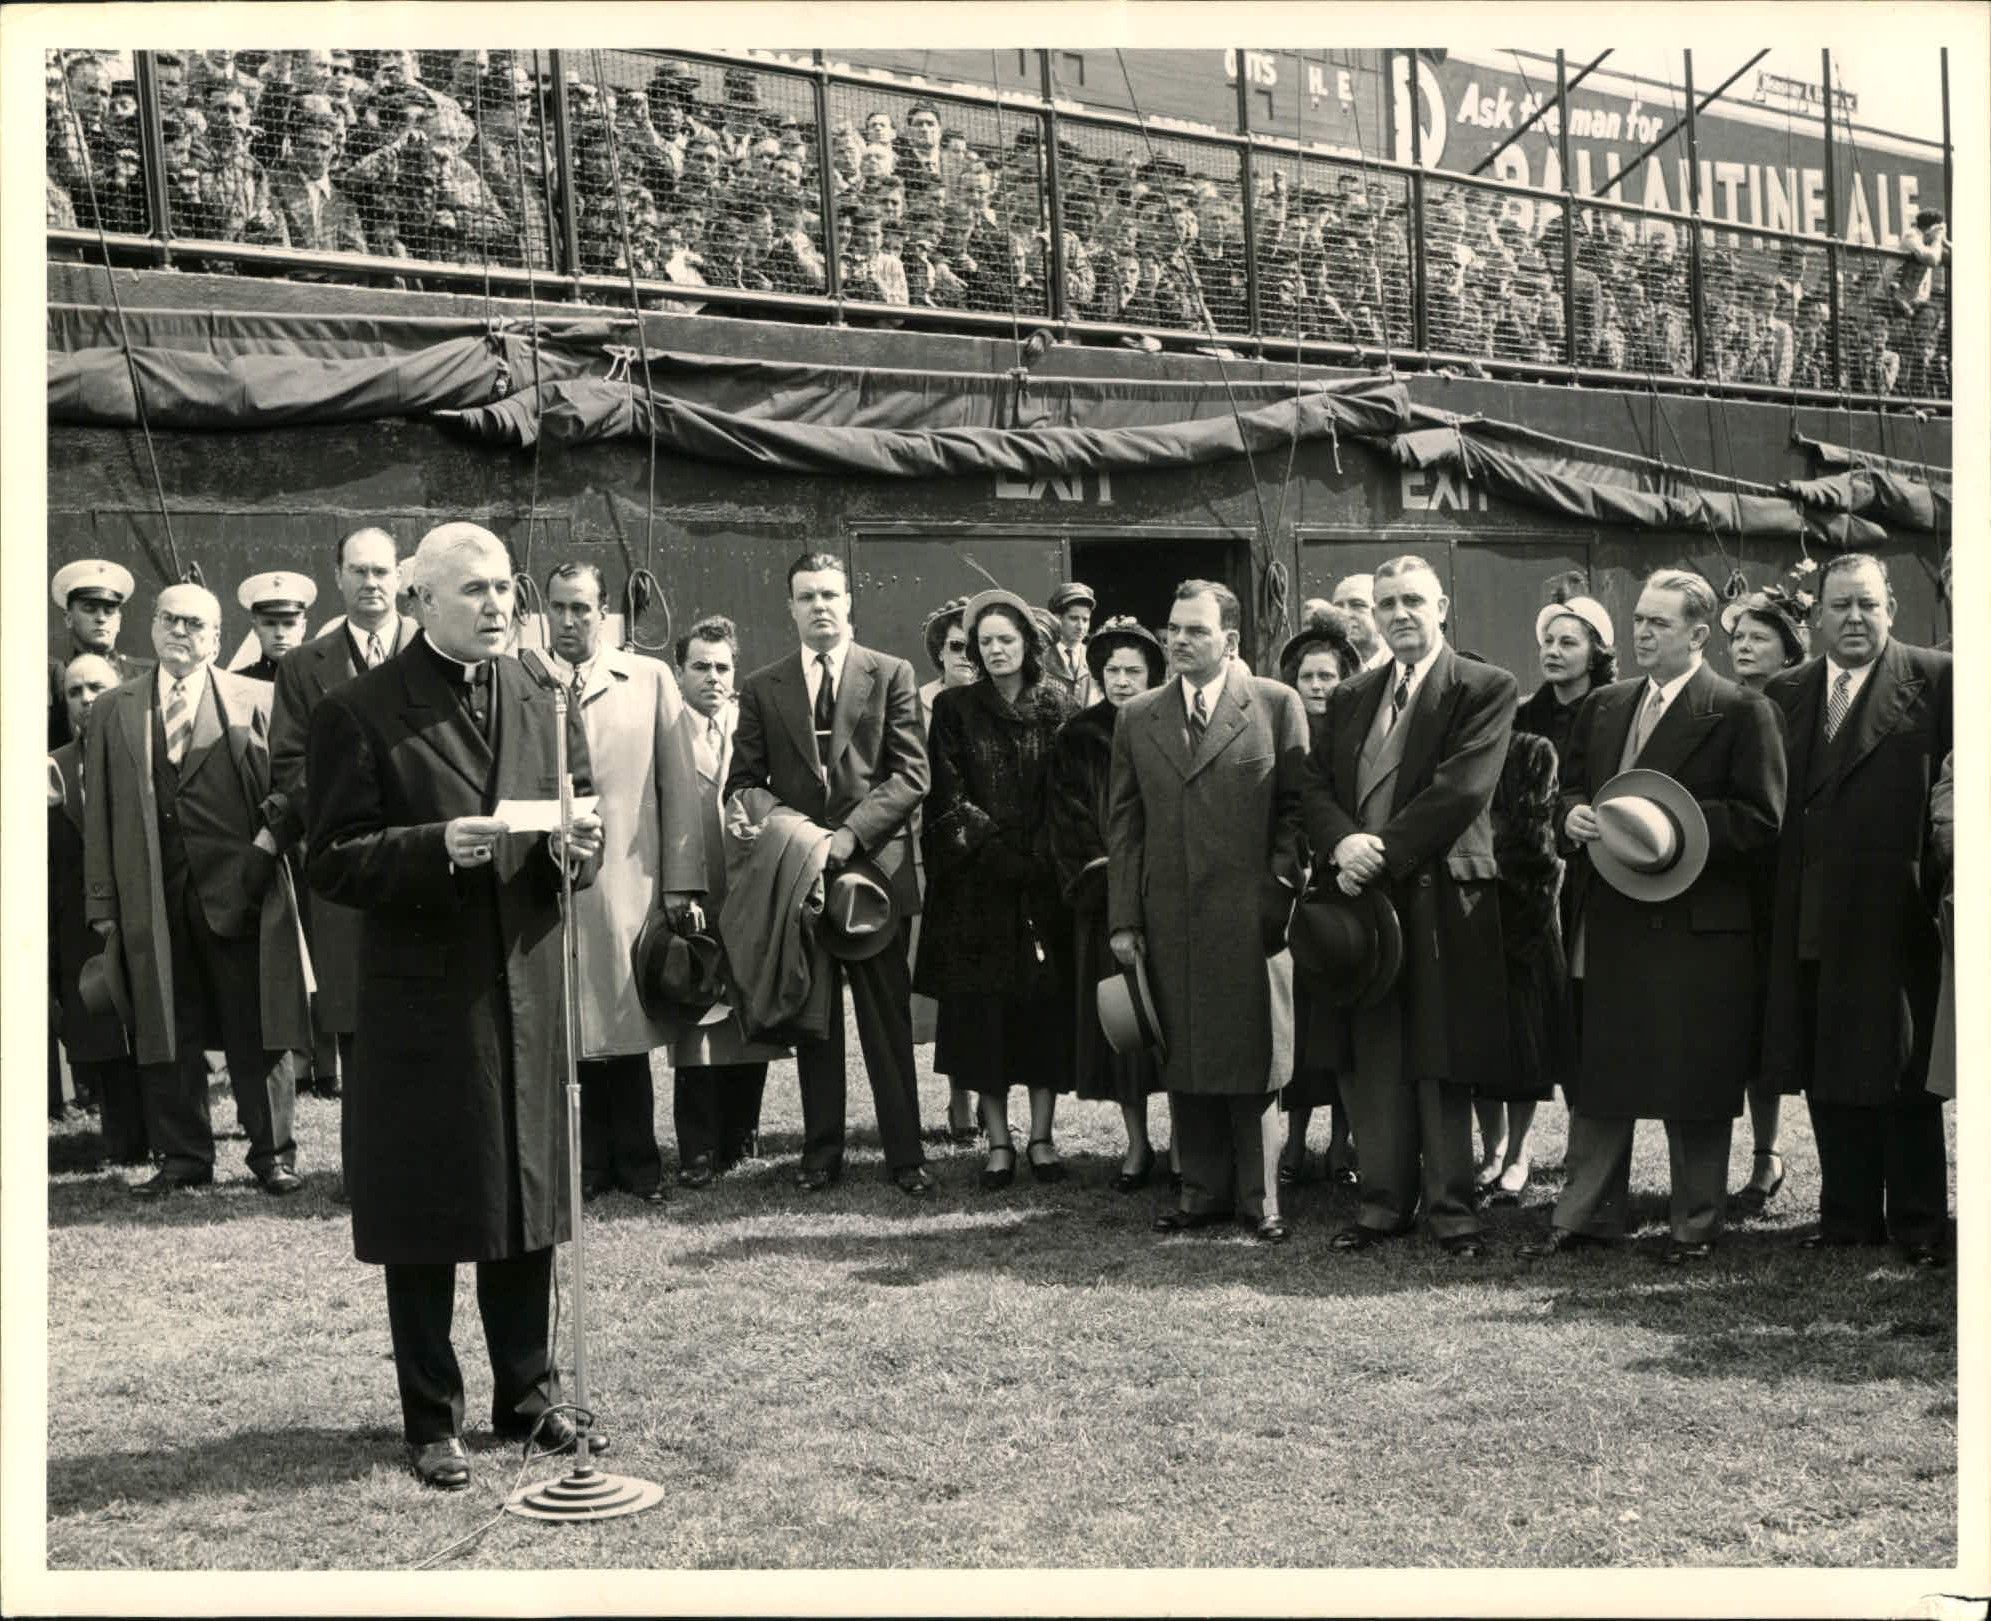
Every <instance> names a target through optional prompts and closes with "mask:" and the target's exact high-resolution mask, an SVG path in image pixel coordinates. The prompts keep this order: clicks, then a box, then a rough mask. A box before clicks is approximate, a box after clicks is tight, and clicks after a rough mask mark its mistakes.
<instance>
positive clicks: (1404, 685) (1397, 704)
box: [1383, 664, 1412, 737]
mask: <svg viewBox="0 0 1991 1621" xmlns="http://www.w3.org/2000/svg"><path fill="white" fill-rule="evenodd" d="M1397 668H1398V669H1400V670H1402V671H1403V675H1402V676H1401V677H1400V678H1399V679H1398V681H1397V684H1396V691H1395V692H1393V693H1391V694H1390V720H1389V724H1388V725H1387V726H1385V727H1384V728H1383V736H1385V737H1388V736H1389V734H1390V733H1391V732H1393V731H1395V730H1396V725H1397V722H1398V721H1400V720H1402V719H1403V712H1404V710H1406V709H1408V708H1409V707H1410V672H1411V669H1412V666H1411V665H1408V664H1400V665H1398V666H1397Z"/></svg>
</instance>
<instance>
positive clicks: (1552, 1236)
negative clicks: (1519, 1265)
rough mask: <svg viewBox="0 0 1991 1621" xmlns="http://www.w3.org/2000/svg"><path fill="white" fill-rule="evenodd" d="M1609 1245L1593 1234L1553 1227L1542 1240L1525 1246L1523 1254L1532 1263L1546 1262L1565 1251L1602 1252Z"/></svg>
mask: <svg viewBox="0 0 1991 1621" xmlns="http://www.w3.org/2000/svg"><path fill="white" fill-rule="evenodd" d="M1609 1247H1610V1246H1609V1244H1608V1243H1607V1242H1606V1241H1605V1240H1603V1239H1601V1238H1598V1237H1597V1236H1596V1235H1595V1234H1593V1233H1579V1232H1573V1231H1571V1230H1570V1229H1569V1228H1567V1227H1551V1228H1550V1229H1549V1230H1548V1232H1547V1233H1546V1234H1545V1235H1544V1236H1543V1237H1541V1238H1538V1239H1536V1240H1535V1242H1534V1243H1532V1244H1523V1245H1522V1246H1521V1253H1522V1254H1523V1255H1524V1256H1526V1257H1527V1258H1528V1259H1529V1260H1531V1261H1545V1260H1547V1259H1548V1258H1549V1257H1550V1256H1551V1255H1560V1254H1562V1252H1563V1251H1564V1250H1601V1249H1608V1248H1609Z"/></svg>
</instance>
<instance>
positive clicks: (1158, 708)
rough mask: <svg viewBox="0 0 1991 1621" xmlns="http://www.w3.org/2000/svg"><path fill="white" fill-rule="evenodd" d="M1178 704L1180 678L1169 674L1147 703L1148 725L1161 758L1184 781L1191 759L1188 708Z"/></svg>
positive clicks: (1180, 695) (1180, 688)
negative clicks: (1158, 690) (1165, 682)
mask: <svg viewBox="0 0 1991 1621" xmlns="http://www.w3.org/2000/svg"><path fill="white" fill-rule="evenodd" d="M1182 704H1183V698H1182V680H1181V678H1180V677H1179V676H1171V677H1170V678H1169V682H1168V685H1167V686H1165V687H1164V688H1162V690H1161V695H1160V696H1159V697H1158V698H1156V700H1155V701H1154V702H1153V703H1152V704H1150V705H1149V706H1148V727H1149V730H1150V731H1151V732H1152V733H1153V736H1154V740H1155V747H1157V748H1158V749H1160V750H1161V757H1162V758H1163V759H1164V760H1166V761H1167V762H1168V763H1169V764H1170V765H1172V766H1173V767H1175V774H1176V775H1177V776H1179V777H1182V778H1184V779H1185V780H1186V779H1187V778H1188V776H1189V768H1190V766H1191V764H1192V763H1193V762H1192V761H1191V760H1190V758H1189V722H1188V718H1187V717H1188V711H1187V710H1185V709H1184V708H1183V707H1182Z"/></svg>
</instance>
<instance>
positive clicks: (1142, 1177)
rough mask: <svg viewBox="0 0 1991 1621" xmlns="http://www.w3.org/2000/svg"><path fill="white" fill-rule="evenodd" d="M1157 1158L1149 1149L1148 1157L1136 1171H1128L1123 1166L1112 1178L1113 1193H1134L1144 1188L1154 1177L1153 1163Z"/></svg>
mask: <svg viewBox="0 0 1991 1621" xmlns="http://www.w3.org/2000/svg"><path fill="white" fill-rule="evenodd" d="M1159 1158H1160V1156H1159V1155H1158V1154H1156V1153H1155V1151H1154V1150H1153V1149H1152V1148H1150V1149H1149V1150H1148V1157H1147V1158H1146V1159H1145V1160H1143V1161H1142V1162H1141V1168H1140V1169H1139V1170H1138V1171H1130V1170H1127V1169H1126V1168H1125V1167H1124V1166H1123V1167H1122V1168H1121V1170H1120V1174H1119V1175H1118V1176H1116V1177H1114V1178H1113V1191H1114V1192H1115V1193H1136V1192H1138V1191H1139V1190H1140V1189H1142V1188H1144V1187H1146V1186H1147V1185H1148V1183H1149V1182H1150V1181H1151V1180H1152V1179H1153V1177H1154V1174H1155V1163H1156V1161H1157V1160H1158V1159H1159Z"/></svg>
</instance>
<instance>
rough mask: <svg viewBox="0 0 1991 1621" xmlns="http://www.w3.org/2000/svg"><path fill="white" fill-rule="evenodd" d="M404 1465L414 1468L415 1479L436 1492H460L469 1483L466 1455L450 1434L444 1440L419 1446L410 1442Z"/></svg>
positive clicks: (457, 1441) (458, 1441)
mask: <svg viewBox="0 0 1991 1621" xmlns="http://www.w3.org/2000/svg"><path fill="white" fill-rule="evenodd" d="M408 1462H409V1463H410V1465H412V1466H413V1468H414V1471H415V1478H416V1479H417V1480H419V1481H420V1482H421V1483H422V1484H423V1485H424V1486H433V1487H435V1488H436V1490H437V1491H444V1492H460V1491H463V1490H464V1489H465V1488H466V1487H468V1486H469V1484H470V1454H469V1453H467V1452H465V1451H464V1450H463V1442H462V1441H461V1440H460V1439H459V1438H458V1437H456V1436H454V1435H452V1436H451V1437H450V1438H449V1439H448V1440H447V1441H429V1442H426V1443H424V1444H423V1445H421V1446H417V1445H415V1443H414V1442H412V1441H410V1442H409V1443H408Z"/></svg>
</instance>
